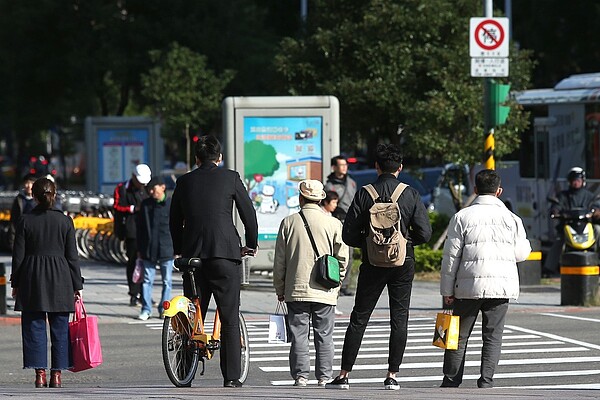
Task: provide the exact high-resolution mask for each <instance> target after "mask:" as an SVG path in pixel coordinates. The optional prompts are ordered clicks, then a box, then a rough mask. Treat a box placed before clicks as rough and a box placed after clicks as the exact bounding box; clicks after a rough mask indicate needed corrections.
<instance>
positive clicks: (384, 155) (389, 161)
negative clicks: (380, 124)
mask: <svg viewBox="0 0 600 400" xmlns="http://www.w3.org/2000/svg"><path fill="white" fill-rule="evenodd" d="M375 161H376V162H377V165H379V169H381V172H385V173H388V174H393V173H394V172H396V171H398V169H399V168H400V166H401V165H402V151H401V150H400V146H398V145H397V144H378V145H377V149H376V150H375Z"/></svg>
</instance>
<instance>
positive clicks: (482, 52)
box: [469, 18, 508, 58]
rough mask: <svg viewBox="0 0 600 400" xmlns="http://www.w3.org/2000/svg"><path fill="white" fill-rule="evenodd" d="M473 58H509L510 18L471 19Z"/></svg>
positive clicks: (471, 50)
mask: <svg viewBox="0 0 600 400" xmlns="http://www.w3.org/2000/svg"><path fill="white" fill-rule="evenodd" d="M469 32H470V33H469V54H470V55H471V57H485V58H492V57H508V18H471V20H470V30H469Z"/></svg>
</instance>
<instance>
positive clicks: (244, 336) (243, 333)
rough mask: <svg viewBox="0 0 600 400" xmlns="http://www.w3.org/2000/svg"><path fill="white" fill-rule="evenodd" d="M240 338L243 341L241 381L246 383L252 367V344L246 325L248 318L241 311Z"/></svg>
mask: <svg viewBox="0 0 600 400" xmlns="http://www.w3.org/2000/svg"><path fill="white" fill-rule="evenodd" d="M240 339H241V341H242V357H241V359H242V368H241V374H240V382H242V383H244V382H245V381H246V378H248V370H249V369H250V345H249V339H248V328H247V327H246V320H245V319H244V316H243V315H242V313H240Z"/></svg>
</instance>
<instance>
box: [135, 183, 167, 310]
mask: <svg viewBox="0 0 600 400" xmlns="http://www.w3.org/2000/svg"><path fill="white" fill-rule="evenodd" d="M166 188H167V187H166V185H165V182H164V181H163V179H162V178H161V177H160V176H158V177H154V178H152V179H150V182H148V185H146V189H147V190H148V193H149V194H150V198H148V199H145V200H144V201H142V205H141V208H140V212H139V213H138V221H137V245H138V258H141V259H142V261H143V263H144V280H143V283H142V293H143V295H142V312H141V313H140V315H139V317H138V319H141V320H142V321H145V320H147V319H148V318H149V317H150V315H152V286H153V284H154V276H155V275H156V266H157V265H158V266H159V267H160V275H161V277H162V294H161V299H160V302H159V303H158V315H159V316H162V313H163V311H164V310H163V301H165V300H170V299H171V276H172V274H173V241H172V240H171V233H170V232H169V212H170V209H171V199H170V198H169V197H168V196H167V193H166V192H165V191H166Z"/></svg>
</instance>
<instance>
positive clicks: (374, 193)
mask: <svg viewBox="0 0 600 400" xmlns="http://www.w3.org/2000/svg"><path fill="white" fill-rule="evenodd" d="M363 187H364V188H365V190H366V191H367V192H368V193H369V194H370V195H371V198H372V199H373V201H377V199H378V198H379V193H377V190H375V186H373V185H371V184H368V185H365V186H363Z"/></svg>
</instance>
